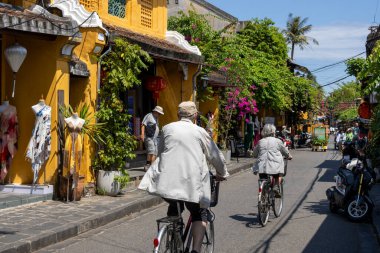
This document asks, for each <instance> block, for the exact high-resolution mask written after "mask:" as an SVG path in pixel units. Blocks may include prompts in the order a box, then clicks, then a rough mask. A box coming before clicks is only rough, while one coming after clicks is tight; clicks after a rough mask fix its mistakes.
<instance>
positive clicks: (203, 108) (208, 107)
mask: <svg viewBox="0 0 380 253" xmlns="http://www.w3.org/2000/svg"><path fill="white" fill-rule="evenodd" d="M199 110H200V112H201V113H202V115H203V116H206V114H207V113H208V112H209V111H210V112H212V113H213V114H214V125H213V129H214V132H213V139H214V141H217V140H218V132H217V129H218V120H217V119H218V118H219V96H218V95H215V96H214V97H213V99H212V100H208V101H205V102H200V103H199Z"/></svg>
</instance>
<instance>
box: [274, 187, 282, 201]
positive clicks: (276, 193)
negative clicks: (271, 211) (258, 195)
mask: <svg viewBox="0 0 380 253" xmlns="http://www.w3.org/2000/svg"><path fill="white" fill-rule="evenodd" d="M273 192H274V196H275V197H276V198H281V192H280V187H279V186H278V185H275V186H273Z"/></svg>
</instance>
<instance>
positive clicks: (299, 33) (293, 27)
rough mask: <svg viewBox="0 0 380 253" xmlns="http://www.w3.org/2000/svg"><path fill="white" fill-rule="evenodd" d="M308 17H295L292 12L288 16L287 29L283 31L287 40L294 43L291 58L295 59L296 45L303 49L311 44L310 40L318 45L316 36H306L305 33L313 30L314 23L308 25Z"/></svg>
mask: <svg viewBox="0 0 380 253" xmlns="http://www.w3.org/2000/svg"><path fill="white" fill-rule="evenodd" d="M307 20H308V18H304V19H301V17H299V16H296V17H293V14H292V13H290V14H289V16H288V21H287V22H286V30H284V31H283V33H284V34H285V37H286V42H287V43H289V44H291V45H292V51H291V54H290V59H292V60H293V56H294V47H295V46H296V45H297V46H299V47H300V49H301V50H303V49H304V48H305V46H307V45H309V40H311V41H312V42H313V43H314V44H316V45H318V44H319V43H318V41H317V40H316V39H314V38H311V37H309V36H306V35H305V34H306V33H308V32H310V31H311V28H312V25H307V24H306V23H307Z"/></svg>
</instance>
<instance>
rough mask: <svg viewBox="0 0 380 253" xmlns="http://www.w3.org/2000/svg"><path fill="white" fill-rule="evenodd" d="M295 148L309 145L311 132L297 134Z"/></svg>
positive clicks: (308, 146)
mask: <svg viewBox="0 0 380 253" xmlns="http://www.w3.org/2000/svg"><path fill="white" fill-rule="evenodd" d="M296 147H297V148H302V147H307V148H310V147H311V134H309V133H302V134H300V135H299V138H298V140H297V145H296Z"/></svg>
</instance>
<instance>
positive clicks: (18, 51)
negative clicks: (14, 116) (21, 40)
mask: <svg viewBox="0 0 380 253" xmlns="http://www.w3.org/2000/svg"><path fill="white" fill-rule="evenodd" d="M26 53H27V50H26V48H25V47H23V46H21V45H20V44H18V43H15V44H13V45H11V46H9V47H7V48H6V49H5V51H4V54H5V58H6V59H7V62H8V64H9V66H10V67H11V69H12V71H13V91H12V97H14V96H15V87H16V73H17V72H18V70H19V69H20V67H21V64H22V63H23V62H24V60H25V57H26Z"/></svg>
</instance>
